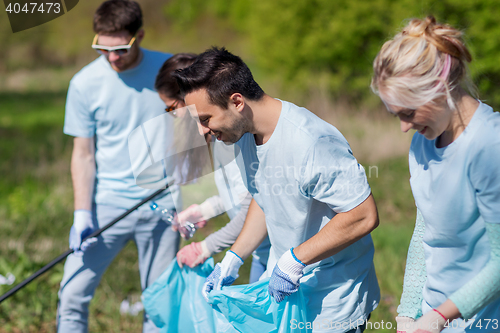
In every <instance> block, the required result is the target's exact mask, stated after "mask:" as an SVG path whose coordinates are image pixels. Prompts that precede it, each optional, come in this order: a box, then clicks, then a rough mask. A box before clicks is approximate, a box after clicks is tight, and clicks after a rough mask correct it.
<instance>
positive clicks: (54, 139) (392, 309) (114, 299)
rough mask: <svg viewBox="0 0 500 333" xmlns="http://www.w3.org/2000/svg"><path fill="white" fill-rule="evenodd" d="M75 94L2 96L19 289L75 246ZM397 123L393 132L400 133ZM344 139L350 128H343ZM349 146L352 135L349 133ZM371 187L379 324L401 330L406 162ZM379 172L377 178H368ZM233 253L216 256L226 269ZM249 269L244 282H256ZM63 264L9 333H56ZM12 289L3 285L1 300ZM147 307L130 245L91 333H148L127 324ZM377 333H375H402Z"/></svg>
mask: <svg viewBox="0 0 500 333" xmlns="http://www.w3.org/2000/svg"><path fill="white" fill-rule="evenodd" d="M64 102H65V93H29V94H13V93H8V94H7V93H0V110H1V111H0V172H1V174H2V177H0V274H2V275H6V273H8V272H12V273H13V274H14V275H15V276H16V282H15V283H19V282H20V281H22V280H23V279H24V278H26V277H28V276H30V275H31V274H32V273H33V272H35V271H36V270H37V269H39V268H41V267H42V266H43V265H45V264H46V263H48V262H49V261H50V260H51V259H53V258H54V257H56V256H57V255H59V254H60V253H62V252H63V251H65V250H66V249H67V246H68V243H67V242H68V234H69V229H70V227H71V224H72V211H73V195H72V186H71V177H70V171H69V163H70V156H71V150H72V140H71V138H70V137H67V136H65V135H64V134H63V133H62V126H63V120H64ZM393 125H394V124H392V123H391V124H390V126H393ZM337 126H338V127H339V129H340V130H342V127H341V126H340V125H337ZM345 134H346V136H347V137H349V135H348V134H349V133H345ZM366 167H367V173H368V170H370V171H371V172H370V174H369V182H370V185H371V186H372V190H373V194H374V197H375V200H376V201H377V205H378V209H379V214H380V221H381V224H380V227H379V228H378V229H377V230H375V231H374V232H373V234H372V235H373V239H374V242H375V248H376V252H375V267H376V270H377V275H378V278H379V283H380V286H381V289H382V300H381V302H380V305H379V307H378V309H377V310H376V311H375V312H374V313H373V314H372V322H374V323H375V322H379V323H380V322H381V321H382V320H383V321H384V323H385V322H388V321H389V322H393V321H394V316H395V314H396V307H397V305H398V303H399V297H400V295H401V290H402V283H403V272H404V263H405V258H406V252H407V249H408V244H409V241H410V237H411V233H412V230H413V222H414V215H415V208H414V204H413V198H412V195H411V192H410V188H409V182H408V178H409V175H408V165H407V161H406V156H401V157H396V158H391V159H389V160H383V161H378V162H376V163H374V162H371V163H370V166H368V165H366ZM368 167H370V169H368ZM214 193H215V188H214V185H213V181H212V180H210V179H207V180H205V181H203V182H200V183H199V184H194V185H189V186H187V187H186V188H185V189H184V194H183V195H184V199H185V200H184V201H185V204H186V206H187V205H189V204H190V203H194V202H200V201H201V200H203V199H204V198H207V197H209V196H211V195H213V194H214ZM227 221H228V218H227V216H226V215H223V216H221V217H218V218H215V219H213V220H212V221H211V222H210V223H209V224H208V225H207V227H205V228H204V229H201V230H199V231H198V233H197V234H196V235H195V237H194V240H195V241H199V240H202V239H203V238H204V237H206V236H207V235H208V234H210V233H211V232H213V231H215V230H217V229H218V228H220V227H221V226H223V225H224V224H225V223H226V222H227ZM222 256H223V254H219V255H217V256H216V257H215V260H216V261H218V260H220V259H221V258H222ZM249 261H250V260H247V262H246V263H245V266H244V268H243V269H242V270H241V271H240V276H241V277H240V278H239V279H238V281H237V282H238V283H246V282H247V281H248V272H249ZM62 273H63V265H62V264H59V265H57V266H56V267H55V268H53V269H52V270H51V271H49V272H48V273H47V274H45V275H44V276H42V277H41V278H38V279H37V280H36V281H35V282H33V283H31V284H30V285H29V286H27V287H25V288H24V289H22V290H21V291H19V292H18V293H17V294H16V295H15V296H13V297H11V298H10V299H9V300H7V301H5V302H4V303H2V304H1V305H0V333H3V332H54V331H55V314H56V307H57V291H58V288H59V282H60V280H61V278H62ZM11 287H12V286H0V294H3V293H5V292H7V290H9V289H10V288H11ZM139 298H140V285H139V274H138V263H137V255H136V249H135V245H134V244H132V243H129V244H128V245H127V246H126V247H125V249H124V251H122V253H120V255H119V256H118V257H117V259H116V260H115V261H114V262H113V264H112V265H111V266H110V268H109V269H108V271H107V272H106V274H105V275H104V278H103V280H102V282H101V284H100V286H99V288H98V289H97V291H96V294H95V297H94V301H93V302H92V304H91V308H90V327H89V331H90V332H139V331H140V330H141V322H142V316H140V315H139V316H130V315H121V314H120V312H119V308H120V303H121V302H122V301H123V300H124V299H129V301H131V302H135V301H137V300H139ZM392 324H393V327H394V328H393V329H392V330H382V329H376V326H374V328H373V329H369V330H367V331H366V332H375V331H376V332H393V331H394V330H395V323H394V322H393V323H392Z"/></svg>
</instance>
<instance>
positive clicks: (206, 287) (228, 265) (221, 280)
mask: <svg viewBox="0 0 500 333" xmlns="http://www.w3.org/2000/svg"><path fill="white" fill-rule="evenodd" d="M241 265H243V259H241V258H240V257H239V256H238V255H237V254H236V253H234V252H233V251H227V252H226V255H225V256H224V259H222V261H221V262H220V263H219V264H217V265H215V268H214V270H213V271H212V273H211V274H210V275H209V276H208V277H207V279H206V280H205V284H203V289H202V294H203V297H204V298H205V300H206V301H207V302H208V294H209V293H210V292H211V291H212V290H214V289H215V290H221V289H222V286H230V285H231V284H232V283H233V282H234V281H235V280H236V279H237V278H238V276H239V275H238V270H239V269H240V266H241Z"/></svg>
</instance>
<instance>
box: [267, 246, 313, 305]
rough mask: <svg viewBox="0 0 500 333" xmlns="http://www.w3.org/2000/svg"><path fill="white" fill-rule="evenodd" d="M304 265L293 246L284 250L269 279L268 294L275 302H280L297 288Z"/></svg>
mask: <svg viewBox="0 0 500 333" xmlns="http://www.w3.org/2000/svg"><path fill="white" fill-rule="evenodd" d="M305 267H306V265H305V264H303V263H302V262H301V261H300V260H299V259H297V257H295V255H294V254H293V248H291V249H290V250H288V251H286V252H285V253H284V254H283V255H282V256H281V258H280V260H278V263H277V264H276V266H274V269H273V273H272V274H271V278H270V279H269V287H268V290H269V294H270V295H271V296H273V297H274V299H275V300H276V302H278V303H279V302H281V301H282V300H283V299H284V298H285V297H286V296H288V295H290V294H292V293H294V292H296V291H297V290H299V279H300V278H301V277H302V275H303V273H302V271H303V270H304V268H305Z"/></svg>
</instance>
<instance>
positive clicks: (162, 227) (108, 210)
mask: <svg viewBox="0 0 500 333" xmlns="http://www.w3.org/2000/svg"><path fill="white" fill-rule="evenodd" d="M125 211H126V210H125V209H121V208H116V207H112V206H105V205H97V207H96V217H97V220H96V221H94V226H95V227H98V228H100V227H103V226H105V225H106V224H107V223H109V222H110V221H112V220H113V219H114V218H116V217H117V216H119V215H121V214H122V213H124V212H125ZM129 241H133V242H134V243H135V244H136V245H137V250H138V255H139V273H140V279H141V288H142V289H143V290H144V289H145V288H146V287H147V286H148V285H150V284H151V283H153V282H154V281H155V280H156V278H158V277H159V276H160V274H161V273H162V272H163V271H164V270H165V269H166V268H167V266H168V265H169V264H170V262H171V261H172V259H173V258H174V257H175V254H176V253H177V250H178V248H179V233H177V232H174V231H172V230H171V228H170V226H168V225H167V224H166V223H164V222H163V221H162V220H160V219H159V218H158V217H157V216H155V214H154V213H153V212H152V211H151V210H149V209H142V210H136V211H134V212H132V213H131V214H130V215H128V216H127V217H125V218H124V219H122V220H121V221H119V222H118V223H116V224H115V225H114V226H113V227H111V228H109V229H108V230H106V231H105V232H103V233H102V234H101V235H100V236H99V237H98V242H97V244H96V245H95V246H93V247H91V248H89V249H87V250H86V251H85V252H84V254H83V256H81V257H79V256H76V255H74V254H71V255H69V256H68V258H67V259H66V263H65V265H64V276H63V279H62V281H61V288H60V290H59V306H58V314H57V326H58V332H61V333H68V332H69V333H80V332H82V333H83V332H87V331H88V313H89V312H88V306H89V303H90V301H91V299H92V297H93V295H94V291H95V289H96V288H97V286H98V285H99V282H100V280H101V277H102V275H103V273H104V272H105V271H106V269H107V268H108V266H109V265H110V263H111V262H112V261H113V259H114V258H115V257H116V255H117V254H118V253H119V252H120V251H121V250H122V249H123V247H124V246H125V245H126V244H127V242H129ZM143 332H144V333H146V332H147V333H156V332H159V329H158V328H156V326H155V325H154V324H153V323H152V322H151V321H149V320H147V318H146V317H145V318H144V325H143Z"/></svg>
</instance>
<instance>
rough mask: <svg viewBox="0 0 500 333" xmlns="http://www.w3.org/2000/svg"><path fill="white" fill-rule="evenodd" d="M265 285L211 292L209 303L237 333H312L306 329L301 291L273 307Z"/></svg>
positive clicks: (272, 301)
mask: <svg viewBox="0 0 500 333" xmlns="http://www.w3.org/2000/svg"><path fill="white" fill-rule="evenodd" d="M268 285H269V279H268V278H267V279H264V280H262V281H258V282H255V283H252V284H246V285H238V286H230V287H224V288H222V290H214V291H212V292H211V293H210V294H209V296H208V298H209V302H210V303H211V304H212V307H213V308H214V309H215V310H217V311H218V312H220V313H222V314H223V315H224V317H225V318H226V320H227V321H229V323H231V324H232V325H233V327H234V328H236V329H237V330H238V332H243V333H253V332H255V333H264V332H269V333H271V332H272V333H275V332H276V333H278V332H279V333H307V332H311V330H310V329H306V328H305V326H306V320H307V316H306V306H305V301H304V296H303V294H302V290H301V288H299V290H298V291H297V292H295V293H293V294H291V295H290V296H288V297H287V298H286V299H285V300H284V301H283V302H281V303H276V301H275V300H274V298H273V297H271V295H269V292H268V289H267V288H268ZM300 324H302V325H300ZM299 327H301V328H299Z"/></svg>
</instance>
